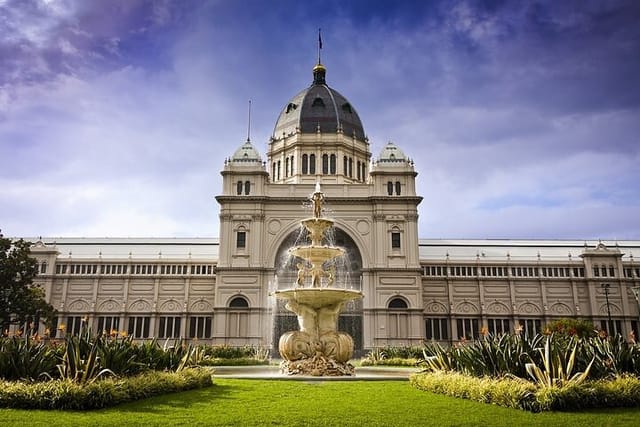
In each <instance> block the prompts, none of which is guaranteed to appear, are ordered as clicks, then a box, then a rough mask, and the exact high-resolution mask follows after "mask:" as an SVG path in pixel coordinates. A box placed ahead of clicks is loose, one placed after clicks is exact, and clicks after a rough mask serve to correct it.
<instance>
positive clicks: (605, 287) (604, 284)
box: [600, 283, 613, 335]
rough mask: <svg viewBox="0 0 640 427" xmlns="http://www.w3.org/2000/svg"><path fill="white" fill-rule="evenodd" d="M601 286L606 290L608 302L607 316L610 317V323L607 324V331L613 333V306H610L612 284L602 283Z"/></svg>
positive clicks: (605, 296) (605, 295)
mask: <svg viewBox="0 0 640 427" xmlns="http://www.w3.org/2000/svg"><path fill="white" fill-rule="evenodd" d="M600 287H602V289H603V290H604V299H605V301H606V302H607V318H608V319H609V323H608V324H607V333H608V334H609V335H611V329H613V328H612V326H613V324H612V323H611V307H609V288H610V287H611V285H610V284H609V283H601V284H600Z"/></svg>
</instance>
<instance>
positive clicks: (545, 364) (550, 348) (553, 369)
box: [525, 334, 595, 388]
mask: <svg viewBox="0 0 640 427" xmlns="http://www.w3.org/2000/svg"><path fill="white" fill-rule="evenodd" d="M579 342H580V339H578V338H576V337H572V338H571V339H570V341H569V344H568V345H567V346H566V347H564V346H557V345H554V342H553V334H551V335H549V336H547V338H546V340H545V343H544V347H543V348H538V352H539V354H540V357H541V361H542V367H540V366H538V365H536V364H535V363H534V362H533V361H532V362H530V363H527V364H526V365H525V366H526V370H527V373H528V374H529V376H530V377H531V378H532V380H533V382H534V383H535V384H536V385H537V386H538V387H541V388H551V387H565V386H569V385H578V384H581V383H583V382H584V381H585V380H586V379H587V378H588V377H589V371H590V370H591V366H592V365H593V361H594V360H595V359H591V362H589V364H588V365H587V367H586V369H585V370H584V371H583V372H576V373H573V369H574V366H575V362H576V352H577V349H578V344H579Z"/></svg>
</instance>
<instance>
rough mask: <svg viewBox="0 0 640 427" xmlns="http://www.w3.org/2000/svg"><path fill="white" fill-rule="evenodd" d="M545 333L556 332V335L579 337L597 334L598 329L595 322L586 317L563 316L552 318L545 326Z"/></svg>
mask: <svg viewBox="0 0 640 427" xmlns="http://www.w3.org/2000/svg"><path fill="white" fill-rule="evenodd" d="M544 329H545V334H555V335H556V336H565V337H572V336H578V337H579V338H589V337H595V336H596V329H595V327H594V325H593V323H592V322H591V321H589V320H584V319H572V318H563V319H557V320H552V321H551V322H549V323H547V325H546V326H545V328H544Z"/></svg>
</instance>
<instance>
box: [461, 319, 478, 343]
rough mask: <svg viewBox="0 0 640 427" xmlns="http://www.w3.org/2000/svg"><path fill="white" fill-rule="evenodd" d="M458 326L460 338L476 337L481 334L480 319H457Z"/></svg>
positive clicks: (469, 338)
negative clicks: (479, 328)
mask: <svg viewBox="0 0 640 427" xmlns="http://www.w3.org/2000/svg"><path fill="white" fill-rule="evenodd" d="M456 323H457V325H456V326H457V327H458V339H462V338H465V339H468V340H472V339H476V338H478V336H479V333H480V331H479V330H478V319H458V320H457V321H456Z"/></svg>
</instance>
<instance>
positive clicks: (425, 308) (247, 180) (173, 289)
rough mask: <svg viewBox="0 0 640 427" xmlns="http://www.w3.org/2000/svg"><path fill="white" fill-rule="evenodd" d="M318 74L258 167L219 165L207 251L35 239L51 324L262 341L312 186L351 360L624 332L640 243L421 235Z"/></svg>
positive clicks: (387, 164)
mask: <svg viewBox="0 0 640 427" xmlns="http://www.w3.org/2000/svg"><path fill="white" fill-rule="evenodd" d="M325 71H326V70H324V68H318V66H316V68H315V69H314V83H313V84H312V86H311V87H310V88H309V89H305V91H302V92H301V93H300V94H298V95H296V97H294V98H293V99H292V100H291V102H290V103H288V104H287V105H286V106H285V108H284V109H283V111H282V112H281V113H280V117H279V119H278V122H277V124H276V127H275V130H274V135H273V136H272V137H271V139H270V143H269V149H268V152H267V153H266V160H263V159H262V156H261V155H260V154H259V153H258V152H257V151H256V150H255V148H254V147H253V145H252V144H251V143H250V142H249V141H247V142H246V143H245V144H243V145H242V146H241V147H240V148H239V149H238V150H237V151H236V152H235V153H234V154H233V156H232V157H231V158H229V159H227V160H226V161H225V162H224V165H221V166H223V169H222V172H221V173H222V179H223V187H222V188H223V190H222V194H220V195H218V196H217V197H216V199H217V201H218V203H219V204H220V227H219V228H220V237H219V240H218V239H197V238H194V239H70V238H59V239H55V240H54V239H40V240H39V241H38V242H37V243H36V244H34V247H33V255H34V256H35V257H36V258H37V259H38V261H39V262H40V263H41V274H40V275H39V276H38V281H39V282H40V283H41V284H42V285H43V286H44V288H45V290H46V296H47V299H48V301H49V302H50V303H51V304H52V305H53V306H54V307H55V308H56V309H57V310H58V311H59V315H58V319H57V325H58V327H61V326H62V325H64V330H65V333H74V332H76V331H78V330H79V329H80V328H81V327H82V326H83V325H89V326H91V327H92V328H93V329H94V330H107V331H110V330H117V331H126V332H127V333H128V334H130V335H133V336H135V337H136V338H140V339H146V338H150V337H157V338H160V339H163V338H182V339H185V340H194V339H197V340H198V341H199V342H206V343H212V344H227V345H234V346H235V345H245V344H251V345H260V346H270V345H272V344H273V342H275V341H276V340H277V338H278V337H277V335H278V334H279V333H281V332H282V331H283V330H286V326H287V324H290V323H291V318H290V317H291V316H290V314H287V313H286V312H285V311H283V310H282V308H281V307H278V306H277V305H274V302H273V299H272V298H271V297H270V296H269V293H270V292H271V291H273V290H274V289H275V287H276V286H278V285H280V286H282V285H287V284H291V283H293V280H295V279H294V278H293V277H292V276H291V271H290V270H291V269H289V270H287V268H284V267H283V264H284V263H285V261H286V260H285V259H284V258H283V257H284V255H285V254H286V249H287V248H288V247H289V246H290V245H291V244H292V243H293V242H294V241H295V239H296V237H297V236H298V234H299V233H300V220H301V219H303V218H305V217H308V216H311V215H312V214H311V213H310V211H309V208H308V206H306V205H308V197H309V195H310V194H312V193H313V191H314V186H315V185H316V183H317V182H319V183H320V184H321V185H322V191H323V192H324V194H325V197H326V199H325V206H326V212H325V213H324V214H325V216H329V217H331V218H332V219H333V220H334V221H335V228H336V229H337V232H336V234H335V236H336V242H337V243H338V244H341V245H343V246H345V247H346V248H347V250H348V252H349V253H348V255H347V259H346V261H345V263H346V265H347V266H348V269H347V270H349V271H350V272H348V273H345V274H343V276H341V277H339V279H340V280H341V281H342V282H343V284H344V286H346V287H349V288H356V289H359V290H362V292H363V293H364V295H365V297H364V299H363V301H362V303H361V304H359V305H357V306H354V307H351V309H350V310H347V311H348V312H347V313H346V314H345V316H343V317H344V322H342V323H341V325H342V326H343V327H345V328H347V329H348V332H349V333H351V334H352V335H354V340H355V342H356V349H357V350H364V349H369V348H373V347H378V346H384V345H407V344H420V343H421V342H422V341H423V340H426V339H434V340H439V341H443V342H456V341H458V340H459V339H460V338H462V337H467V338H471V337H474V336H477V335H478V334H479V333H480V330H481V328H487V329H488V330H489V331H490V332H496V333H499V332H503V331H513V330H514V329H523V330H524V331H525V332H539V331H540V330H541V328H542V327H543V325H544V324H545V323H547V322H548V321H550V320H552V319H555V318H560V317H580V318H584V319H589V320H591V321H593V322H594V325H595V326H596V327H604V326H606V324H605V323H603V322H604V321H606V320H607V319H608V317H609V316H610V317H611V320H612V325H611V326H610V327H609V329H610V330H611V329H613V330H615V331H616V332H620V333H622V334H625V335H626V334H628V333H630V332H631V331H632V330H635V331H636V332H637V331H638V315H639V313H638V304H637V302H636V299H635V298H634V293H633V292H634V288H638V287H640V263H639V262H636V261H635V260H634V258H633V254H634V253H635V254H640V242H637V241H619V242H604V243H602V242H594V241H590V242H581V241H580V242H578V241H516V240H504V241H500V240H487V241H484V240H473V241H472V240H456V241H446V240H424V239H419V238H418V236H419V230H418V221H417V220H418V206H419V204H420V202H421V200H422V198H421V197H420V196H419V195H418V194H416V187H415V178H416V175H417V172H416V171H415V166H414V164H413V162H412V161H411V160H410V159H409V158H408V157H407V156H406V155H405V154H404V153H403V152H402V151H401V150H400V149H399V148H398V147H397V146H396V145H394V144H391V143H390V144H388V145H387V146H385V147H384V149H383V150H382V152H381V153H380V154H379V155H378V156H377V157H375V158H374V156H372V154H371V152H370V148H369V141H368V139H367V138H366V136H365V135H364V130H363V129H362V125H361V123H360V120H359V118H358V117H357V113H356V112H355V110H354V109H353V107H352V106H351V105H350V104H349V103H348V102H346V100H345V99H344V97H342V96H341V95H340V94H339V93H337V92H335V91H333V90H332V89H330V88H329V87H328V86H326V83H325V81H324V77H325V75H324V73H325ZM321 108H325V109H326V111H327V112H326V113H323V111H325V110H321ZM314 121H317V125H316V126H312V125H313V123H315V122H314ZM310 126H312V128H310ZM309 129H311V130H309ZM347 130H348V131H349V132H347ZM274 324H275V326H274ZM278 325H280V326H278Z"/></svg>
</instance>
